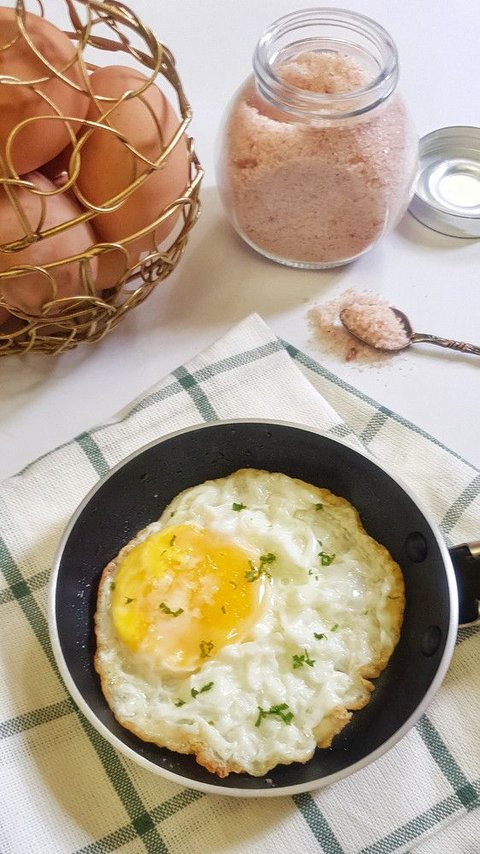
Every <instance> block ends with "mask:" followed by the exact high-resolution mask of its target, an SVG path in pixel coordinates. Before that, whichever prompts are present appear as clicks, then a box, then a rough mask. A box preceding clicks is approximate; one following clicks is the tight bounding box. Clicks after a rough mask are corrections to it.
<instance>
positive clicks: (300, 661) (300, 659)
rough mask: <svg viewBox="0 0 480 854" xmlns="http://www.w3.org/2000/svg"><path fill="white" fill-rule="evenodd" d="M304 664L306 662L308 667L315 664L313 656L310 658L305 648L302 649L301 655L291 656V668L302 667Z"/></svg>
mask: <svg viewBox="0 0 480 854" xmlns="http://www.w3.org/2000/svg"><path fill="white" fill-rule="evenodd" d="M304 664H308V666H309V667H313V665H314V664H315V661H314V660H313V658H310V656H309V654H308V651H307V650H306V649H305V650H304V651H303V654H302V655H294V656H293V669H294V670H296V669H297V667H303V665H304Z"/></svg>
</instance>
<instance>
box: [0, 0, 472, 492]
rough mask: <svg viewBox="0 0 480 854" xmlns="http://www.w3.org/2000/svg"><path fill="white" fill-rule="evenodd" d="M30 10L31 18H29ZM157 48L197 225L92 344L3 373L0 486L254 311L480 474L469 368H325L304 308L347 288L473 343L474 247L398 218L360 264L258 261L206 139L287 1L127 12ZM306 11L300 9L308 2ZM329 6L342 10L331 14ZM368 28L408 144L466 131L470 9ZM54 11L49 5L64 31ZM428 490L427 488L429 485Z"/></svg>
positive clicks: (368, 3)
mask: <svg viewBox="0 0 480 854" xmlns="http://www.w3.org/2000/svg"><path fill="white" fill-rule="evenodd" d="M34 5H35V4H33V3H31V4H29V6H28V8H30V9H31V10H32V11H34ZM130 5H131V6H132V8H134V9H135V11H136V12H137V14H139V15H140V16H141V17H142V19H143V20H144V22H145V23H147V24H148V25H149V26H150V27H151V28H152V29H153V30H154V31H155V32H156V33H157V35H158V37H159V38H160V40H161V41H163V42H164V43H165V44H167V45H168V46H169V47H170V49H171V50H172V52H173V54H174V55H175V57H176V60H177V67H178V71H179V73H180V77H181V79H182V82H183V84H184V88H185V91H186V94H187V97H188V98H189V100H190V102H191V104H192V107H193V110H194V119H193V122H192V124H191V133H192V135H193V136H194V137H195V139H196V148H197V151H198V154H199V157H200V159H201V161H202V163H203V165H204V167H205V171H206V174H205V178H204V182H203V186H202V199H203V211H202V215H201V218H200V220H199V222H198V224H197V225H196V226H195V228H194V229H193V232H192V234H191V237H190V241H189V244H188V246H187V249H186V252H185V254H184V257H183V259H182V260H181V262H180V264H179V266H178V267H177V269H176V270H175V272H174V273H173V274H172V275H171V276H170V277H169V279H167V280H166V281H165V282H164V283H163V284H161V285H159V286H158V288H157V289H156V290H155V291H154V292H153V294H151V296H150V297H149V298H148V299H147V300H146V301H145V302H144V303H143V304H142V305H141V306H139V307H138V308H137V309H135V310H134V311H133V312H131V313H130V315H129V316H127V318H126V319H125V320H124V322H123V323H122V324H121V325H120V326H119V327H118V328H117V329H116V330H115V331H114V332H113V333H112V334H110V335H108V336H107V337H106V338H105V339H104V340H103V341H101V342H99V343H98V344H95V345H82V346H80V347H78V348H77V349H75V350H73V351H71V352H68V353H65V354H63V355H61V356H55V357H51V356H44V355H40V354H38V355H37V354H30V355H26V356H19V357H17V356H15V357H7V358H3V359H0V448H1V451H0V478H2V477H6V476H9V475H12V474H14V473H15V472H17V471H18V470H20V469H21V468H22V467H23V466H25V465H26V464H27V463H29V462H30V461H32V460H33V459H35V458H36V457H37V456H39V455H40V454H43V453H44V452H46V451H48V450H50V449H51V448H53V447H55V446H57V445H58V444H60V443H62V442H65V441H67V440H69V439H71V438H73V437H74V436H75V435H77V434H78V433H79V432H81V431H82V430H85V429H88V428H90V427H92V426H93V425H95V424H98V423H101V422H102V421H104V420H106V419H108V418H109V417H111V416H112V415H114V414H115V413H116V412H118V411H119V410H121V409H122V408H123V407H125V406H126V405H127V404H128V403H129V401H130V400H132V399H133V398H135V397H137V396H138V395H139V394H140V393H141V392H142V391H143V390H144V389H145V388H147V387H148V386H150V385H152V384H153V383H155V382H156V381H157V380H159V379H160V378H161V377H162V376H164V375H165V374H166V373H168V372H169V371H170V370H172V369H173V368H175V367H176V366H177V365H179V364H180V363H182V362H185V361H186V360H187V359H189V358H190V357H191V356H193V355H194V354H195V353H196V352H197V351H199V350H200V349H202V348H204V347H205V346H206V345H208V344H209V343H211V342H212V341H213V340H215V339H216V338H217V337H219V336H220V335H222V334H223V333H224V332H225V331H226V330H227V329H228V328H229V327H231V326H232V325H233V324H235V323H236V322H237V321H239V320H240V319H241V318H243V317H244V316H246V315H247V314H249V313H251V312H254V311H255V312H258V313H259V314H260V315H261V316H262V317H263V318H264V319H265V320H266V322H267V323H268V324H269V325H270V326H271V328H272V329H273V330H274V331H275V332H276V333H277V334H278V335H279V336H281V337H282V338H285V339H287V340H288V341H290V342H291V343H292V344H294V345H296V346H297V347H299V348H301V349H303V350H305V351H307V352H308V353H310V354H311V355H312V356H313V357H314V358H316V359H317V360H319V361H322V362H323V364H324V365H325V366H326V367H328V368H329V369H330V370H331V371H333V372H335V373H336V374H337V375H338V376H340V377H342V378H343V379H344V380H345V381H347V382H348V383H350V384H351V385H354V386H356V387H357V388H358V389H360V390H361V391H363V392H364V393H365V394H367V395H369V396H371V397H373V398H374V399H376V400H377V401H379V402H380V403H382V404H383V405H385V406H386V407H389V408H391V409H394V410H395V411H396V412H398V413H399V414H400V415H402V416H404V417H405V418H407V419H409V420H410V421H413V422H415V423H416V424H417V425H419V426H420V427H421V428H423V429H424V430H426V431H428V432H429V433H430V434H432V435H433V436H435V437H436V438H437V439H438V440H440V441H441V442H443V443H444V444H446V445H447V446H449V447H450V448H452V449H453V450H455V451H456V452H457V453H458V454H460V455H461V456H462V457H464V458H466V459H467V460H469V461H470V462H472V463H474V464H476V465H477V466H480V442H479V441H478V436H479V427H478V424H479V421H480V382H479V381H480V359H479V358H478V357H474V356H470V357H468V356H465V355H462V354H457V353H452V352H447V351H442V350H440V349H438V348H433V347H428V346H426V345H417V347H416V348H411V349H410V351H409V352H408V355H405V356H402V357H397V358H396V359H394V360H393V361H390V362H389V364H388V365H387V366H382V367H381V368H372V367H365V366H363V367H362V368H361V367H360V366H359V365H355V363H352V362H349V363H347V362H342V361H339V360H338V359H335V358H333V357H332V356H330V357H327V356H325V354H324V353H323V352H322V350H321V347H320V346H319V345H318V343H316V342H315V340H312V336H311V331H310V329H309V325H308V321H307V312H308V309H309V307H310V306H312V305H314V304H317V303H320V302H321V301H325V300H329V299H331V298H332V297H334V296H335V295H337V294H338V293H339V292H341V291H343V290H344V289H345V288H347V287H352V288H355V289H359V290H362V289H368V290H373V291H375V292H377V293H380V294H382V295H384V296H386V297H388V299H389V300H390V301H391V302H392V303H393V304H395V305H397V306H398V307H400V308H403V309H404V310H405V311H406V312H407V314H408V315H409V316H410V318H411V320H412V323H413V325H414V328H415V329H417V330H420V331H428V332H435V333H437V334H440V335H444V336H445V337H451V338H457V339H462V340H464V341H470V342H473V343H476V344H480V324H479V322H478V319H479V317H480V240H462V239H459V238H451V237H446V236H442V235H440V234H437V233H436V232H434V231H431V230H429V229H427V228H426V227H424V226H422V225H420V224H419V223H418V222H417V221H416V220H415V219H413V217H411V215H410V214H407V215H406V217H405V218H404V220H403V221H402V223H401V224H400V226H399V227H398V229H397V230H396V232H395V233H393V234H392V235H390V236H389V237H387V238H386V239H384V240H383V242H381V243H380V244H379V245H378V246H377V247H376V248H375V249H374V250H372V251H371V252H370V253H368V254H367V255H365V256H363V257H362V258H361V259H360V260H358V261H357V262H355V263H353V264H351V265H349V266H346V267H341V268H337V269H336V270H331V271H322V272H317V271H315V272H313V271H296V270H293V269H288V268H284V267H281V266H279V265H276V264H274V263H272V262H269V261H266V260H264V259H263V258H262V257H260V256H259V255H257V254H256V253H254V252H253V251H252V250H250V249H249V248H248V247H246V246H245V245H244V244H243V243H242V242H241V241H240V239H239V238H237V236H236V235H235V234H234V233H233V231H232V230H231V228H230V226H229V225H228V224H227V222H226V220H225V218H224V215H223V212H222V208H221V205H220V202H219V198H218V195H217V192H216V188H215V175H214V149H215V139H216V136H217V131H218V127H219V124H220V120H221V116H222V114H223V111H224V109H225V107H226V105H227V103H228V101H229V99H230V97H231V95H232V94H233V92H234V91H235V89H236V88H237V87H238V86H239V85H240V83H241V82H242V80H243V79H244V77H246V75H247V74H248V73H249V72H250V67H251V55H252V51H253V49H254V46H255V43H256V41H257V39H258V37H259V35H260V34H261V32H262V30H263V29H264V28H265V26H267V25H268V24H269V23H271V22H272V21H273V20H274V19H275V18H277V17H279V16H280V15H283V14H286V13H287V12H290V11H294V10H295V8H300V7H301V4H300V7H295V6H294V5H292V2H291V0H289V2H287V0H263V2H262V3H257V2H255V0H242V2H241V3H234V2H233V0H203V2H201V3H199V2H198V0H162V2H161V3H152V2H149V0H136V1H135V2H132V3H131V4H130ZM307 5H308V4H307ZM330 5H331V6H343V5H345V4H344V3H343V2H342V3H337V2H332V3H331V4H330ZM347 5H348V6H349V8H351V9H352V10H355V11H359V12H363V13H365V14H367V15H370V16H371V17H373V18H375V19H376V20H377V21H379V22H380V23H381V24H383V26H385V27H386V29H387V30H389V32H390V33H391V35H392V36H393V38H394V40H395V42H396V44H397V47H398V50H399V54H400V61H401V89H402V92H403V94H404V96H405V99H406V101H407V102H408V104H409V107H410V110H411V113H412V115H413V118H414V121H415V123H416V126H417V130H418V133H419V135H420V136H422V135H423V134H425V133H427V132H429V131H431V130H433V129H434V128H436V127H439V126H445V125H455V124H460V125H468V124H470V125H474V124H478V123H479V108H480V96H479V94H478V81H479V79H480V52H479V50H478V33H479V31H480V6H479V5H478V4H477V3H472V2H471V0H456V2H455V3H452V2H448V3H447V2H445V0H422V3H417V2H413V0H405V2H402V3H399V2H397V3H384V2H383V0H350V2H349V3H348V4H347ZM62 6H63V4H60V2H59V0H50V2H47V3H46V9H47V13H48V16H49V17H50V19H51V20H52V21H54V22H58V23H61V20H60V18H59V14H60V12H59V10H60V9H61V8H62ZM434 476H435V475H434Z"/></svg>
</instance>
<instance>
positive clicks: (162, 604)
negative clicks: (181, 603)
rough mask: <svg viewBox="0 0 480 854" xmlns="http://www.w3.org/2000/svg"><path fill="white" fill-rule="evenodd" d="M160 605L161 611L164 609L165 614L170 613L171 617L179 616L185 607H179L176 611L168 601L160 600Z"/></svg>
mask: <svg viewBox="0 0 480 854" xmlns="http://www.w3.org/2000/svg"><path fill="white" fill-rule="evenodd" d="M158 607H159V608H160V610H161V611H163V613H164V614H169V615H170V616H171V617H179V616H180V614H183V608H177V610H176V611H172V609H171V608H169V607H168V605H167V604H166V602H160V605H159V606H158Z"/></svg>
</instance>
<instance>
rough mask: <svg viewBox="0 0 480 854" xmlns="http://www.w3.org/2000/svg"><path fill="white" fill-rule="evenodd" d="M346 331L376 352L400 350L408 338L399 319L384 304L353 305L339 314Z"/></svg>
mask: <svg viewBox="0 0 480 854" xmlns="http://www.w3.org/2000/svg"><path fill="white" fill-rule="evenodd" d="M341 320H342V322H343V323H344V325H345V326H346V327H347V329H348V331H349V332H351V333H352V335H355V336H356V337H358V338H360V339H361V340H362V341H363V342H364V343H365V344H369V345H370V347H375V348H376V349H377V350H401V349H403V347H407V346H408V344H409V342H410V338H409V336H408V335H407V333H406V331H405V327H404V325H403V323H402V321H401V320H400V318H399V317H397V315H396V314H395V313H394V311H393V309H392V308H391V306H389V305H387V304H386V303H381V302H374V303H363V304H361V303H360V304H359V303H353V304H350V305H347V306H346V307H345V308H344V309H343V310H342V312H341Z"/></svg>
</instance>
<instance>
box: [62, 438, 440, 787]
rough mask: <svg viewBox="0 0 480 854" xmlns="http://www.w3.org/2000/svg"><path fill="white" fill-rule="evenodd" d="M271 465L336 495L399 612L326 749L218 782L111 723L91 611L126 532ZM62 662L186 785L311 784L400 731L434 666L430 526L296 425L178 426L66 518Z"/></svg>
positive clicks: (102, 716) (359, 467)
mask: <svg viewBox="0 0 480 854" xmlns="http://www.w3.org/2000/svg"><path fill="white" fill-rule="evenodd" d="M243 467H253V468H261V469H267V470H269V471H281V472H284V473H285V474H287V475H290V476H291V477H298V478H301V479H303V480H306V481H307V482H310V483H312V484H316V485H318V486H323V487H327V488H328V489H330V490H331V491H332V492H334V493H336V494H337V495H340V496H343V497H345V498H347V499H348V500H349V501H350V502H351V503H352V504H353V505H354V506H355V507H356V508H357V510H358V511H359V512H360V516H361V518H362V521H363V524H364V526H365V528H366V530H367V531H368V533H369V534H371V535H372V536H373V537H374V538H375V539H377V540H378V541H379V542H381V543H383V544H384V545H385V546H386V547H387V548H388V550H389V551H390V552H391V554H392V555H393V557H394V558H395V560H397V561H398V563H399V564H400V566H401V568H402V571H403V574H404V578H405V585H406V602H407V604H406V612H405V619H404V624H403V629H402V636H401V639H400V642H399V644H398V646H397V648H396V650H395V652H394V655H393V656H392V658H391V660H390V663H389V665H388V667H387V669H386V670H385V671H384V673H383V674H382V676H381V677H380V678H379V679H378V680H376V688H375V691H374V693H373V698H372V700H371V701H370V703H369V704H368V705H367V706H366V707H365V708H364V709H362V710H361V711H358V712H356V713H355V714H354V715H353V720H352V722H351V723H350V724H349V725H348V726H347V727H346V728H345V729H344V730H343V732H342V733H341V734H340V735H339V736H338V737H337V738H336V739H335V740H334V744H333V747H331V748H330V749H328V750H317V751H316V753H315V755H314V757H313V758H312V759H311V760H310V761H309V762H307V763H306V764H305V765H300V764H294V765H290V766H279V767H277V768H276V769H274V770H273V771H271V772H270V773H269V774H268V775H266V777H260V778H253V777H250V776H248V775H237V774H232V775H230V776H229V777H228V778H227V779H225V780H220V779H218V778H217V777H216V776H215V775H213V774H210V773H209V772H208V771H206V770H205V769H203V768H201V767H200V766H199V765H197V763H196V762H195V760H194V759H192V758H191V757H188V756H182V755H180V754H176V753H171V752H170V751H168V750H165V749H160V748H158V747H155V746H153V745H150V744H147V743H144V742H142V741H140V740H139V739H137V738H136V737H135V736H134V735H132V734H131V733H129V732H128V731H127V730H125V729H123V728H122V727H121V726H119V725H118V724H117V723H116V721H115V719H114V718H113V715H112V714H111V712H110V710H109V709H108V707H107V705H106V702H105V700H104V698H103V695H102V692H101V690H100V684H99V680H98V677H97V674H96V673H95V670H94V667H93V654H94V649H95V638H94V632H93V615H94V611H95V602H96V594H97V587H98V582H99V579H100V575H101V573H102V570H103V568H104V566H105V565H106V564H107V563H108V562H109V561H110V560H111V559H112V558H113V557H114V556H115V555H116V554H117V553H118V551H119V550H120V548H121V547H122V546H123V545H125V543H127V542H128V540H130V539H131V537H133V536H134V535H135V534H136V533H137V531H139V530H140V529H141V528H143V527H144V526H145V525H147V524H148V523H149V522H152V521H153V520H155V519H157V518H158V517H159V516H160V514H161V513H162V510H163V509H164V507H165V506H166V505H167V503H168V502H169V501H171V499H172V498H174V496H175V495H177V493H179V492H181V490H183V489H186V488H187V487H189V486H192V485H195V484H198V483H201V482H203V481H205V480H208V479H210V478H216V477H222V476H224V475H227V474H229V473H231V472H233V471H235V470H236V469H238V468H243ZM54 610H55V617H56V623H57V631H58V636H59V641H60V647H61V652H62V655H63V658H64V661H65V663H66V666H67V668H68V670H69V672H70V674H71V677H72V678H73V681H74V682H75V684H76V686H77V688H78V689H79V691H80V693H81V695H82V696H83V698H84V700H85V701H86V703H87V704H88V705H89V706H90V708H91V710H92V711H93V713H94V714H95V715H96V717H97V718H98V719H99V720H100V721H101V722H102V723H103V724H104V725H105V726H106V727H107V728H108V729H109V730H110V731H111V732H112V733H114V735H115V736H116V737H117V738H118V739H119V740H120V741H121V742H123V743H124V744H125V745H127V746H129V747H130V748H132V749H133V750H134V751H136V752H137V753H138V754H140V755H141V756H143V757H144V758H145V759H148V760H149V761H150V762H151V763H153V764H154V765H158V766H160V767H163V768H165V769H167V770H168V771H170V772H172V773H174V774H178V775H180V776H182V777H184V778H185V782H186V784H187V785H188V783H189V781H191V782H192V783H194V782H198V783H207V784H210V785H212V786H219V787H221V788H223V789H225V788H228V787H233V788H236V789H238V788H242V789H245V790H249V789H257V790H258V789H266V788H272V786H274V787H289V786H296V785H300V784H307V783H309V782H311V781H316V780H321V779H323V778H325V777H328V776H330V775H331V774H334V773H336V772H341V771H343V770H344V769H346V768H348V767H349V766H351V765H353V764H355V763H357V762H359V761H361V760H364V759H366V757H368V756H369V754H371V753H372V752H373V751H375V750H377V749H379V748H381V746H382V745H383V744H384V743H385V742H386V741H387V740H388V739H389V738H390V737H392V736H394V734H395V733H396V732H397V731H398V730H399V728H400V727H401V726H402V725H403V724H404V723H405V722H406V721H407V720H408V718H409V717H410V716H411V715H412V714H413V713H414V712H415V710H416V709H417V707H418V706H419V704H420V703H421V701H422V699H423V697H424V695H425V693H426V691H427V690H428V688H429V686H430V685H431V683H432V680H433V679H434V677H435V674H436V673H437V669H438V667H439V664H440V662H441V660H442V657H443V653H444V648H445V643H446V640H447V635H448V631H449V623H450V613H451V602H450V592H449V585H448V580H447V574H446V572H445V566H444V558H443V556H442V551H441V549H440V546H439V544H438V542H437V539H436V536H435V532H434V531H433V530H432V528H431V526H430V524H429V522H428V521H427V520H426V519H425V517H424V515H423V513H422V512H421V511H420V510H419V509H418V506H417V504H416V503H415V501H414V500H413V499H412V498H411V497H410V496H409V495H408V493H407V492H406V491H405V490H404V489H403V488H402V487H401V486H400V485H399V484H398V483H397V482H396V481H395V480H394V479H393V478H392V477H390V476H389V475H388V474H386V473H385V472H384V471H383V470H382V469H381V468H379V467H378V466H376V465H375V464H374V463H373V462H372V461H371V460H370V459H368V458H367V457H365V456H363V455H362V454H359V453H357V452H356V451H354V450H352V449H351V448H349V447H347V446H346V445H344V444H342V443H339V442H337V441H335V440H333V439H330V438H327V437H325V436H322V435H320V434H317V433H315V432H312V431H309V430H307V429H301V428H298V427H294V426H290V425H285V424H268V423H265V422H240V423H239V422H237V423H235V422H234V423H228V422H227V423H218V424H213V425H208V426H204V427H203V426H202V427H199V428H197V429H193V430H190V431H186V432H181V433H178V434H175V435H172V436H170V437H167V438H166V439H164V440H161V441H159V442H158V443H157V444H155V445H153V446H149V447H147V448H146V449H144V450H143V451H141V452H140V453H139V454H138V455H136V456H134V457H132V458H130V459H129V460H127V461H126V462H125V463H124V464H123V465H122V466H120V467H119V468H117V469H116V470H115V471H114V472H113V473H112V474H111V475H110V476H109V477H107V478H106V479H105V480H103V481H102V482H101V483H100V484H99V487H98V489H97V490H96V491H95V492H94V493H93V495H91V497H90V498H89V500H88V501H87V503H86V504H85V506H83V509H81V511H80V512H79V514H78V516H77V517H76V519H75V520H74V522H73V526H72V527H71V530H70V532H69V534H68V537H67V540H66V543H65V545H64V548H63V552H62V554H61V556H60V560H59V568H58V578H57V587H56V591H55V602H54Z"/></svg>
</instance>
